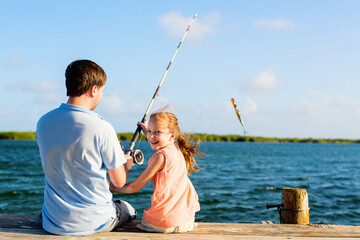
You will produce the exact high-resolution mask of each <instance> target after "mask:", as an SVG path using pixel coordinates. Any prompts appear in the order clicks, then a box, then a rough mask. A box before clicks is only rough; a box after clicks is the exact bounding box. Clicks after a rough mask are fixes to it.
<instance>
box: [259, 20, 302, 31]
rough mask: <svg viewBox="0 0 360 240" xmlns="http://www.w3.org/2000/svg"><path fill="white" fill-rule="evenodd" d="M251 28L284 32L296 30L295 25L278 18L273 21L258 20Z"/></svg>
mask: <svg viewBox="0 0 360 240" xmlns="http://www.w3.org/2000/svg"><path fill="white" fill-rule="evenodd" d="M253 26H255V27H260V28H269V29H284V30H291V29H295V28H296V24H294V23H293V22H291V21H289V20H287V19H284V18H278V19H273V20H267V19H260V20H258V21H255V22H253Z"/></svg>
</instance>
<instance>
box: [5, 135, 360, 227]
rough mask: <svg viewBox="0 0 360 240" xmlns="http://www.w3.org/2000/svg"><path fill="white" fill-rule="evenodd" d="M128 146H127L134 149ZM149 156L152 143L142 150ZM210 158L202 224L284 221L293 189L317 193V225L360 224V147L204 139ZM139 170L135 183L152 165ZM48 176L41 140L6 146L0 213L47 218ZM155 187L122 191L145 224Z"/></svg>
mask: <svg viewBox="0 0 360 240" xmlns="http://www.w3.org/2000/svg"><path fill="white" fill-rule="evenodd" d="M128 144H129V143H128V142H122V145H123V146H124V147H125V148H126V147H128ZM137 147H138V148H140V149H141V150H142V151H143V152H144V154H145V158H146V159H148V158H149V157H151V155H152V154H153V153H154V152H153V151H152V150H151V149H150V147H149V145H148V143H147V142H141V143H139V144H138V146H137ZM201 150H202V151H204V152H205V153H206V154H208V155H209V156H208V157H207V158H205V159H200V160H198V164H199V166H200V167H201V171H200V172H197V173H196V172H195V173H193V174H192V176H191V177H190V178H191V181H192V182H193V184H194V186H195V188H196V190H197V192H198V195H199V199H200V205H201V211H200V212H198V213H197V214H196V221H200V222H222V223H226V222H236V223H260V222H261V221H272V222H274V223H279V214H278V212H277V210H276V209H275V208H273V209H266V204H280V203H281V190H282V188H285V187H294V188H304V189H306V190H307V192H308V195H309V207H310V223H313V224H342V225H360V144H308V143H242V142H203V143H202V144H201ZM146 163H147V161H146V162H145V163H144V165H141V166H139V165H135V166H134V167H133V168H132V170H131V176H130V178H129V180H130V181H131V180H133V179H134V178H136V176H138V175H139V174H140V173H141V172H142V171H143V170H144V169H145V168H146ZM43 191H44V182H43V172H42V167H41V163H40V158H39V150H38V147H37V144H36V142H34V141H0V213H12V214H39V213H40V212H41V207H42V201H43ZM151 195H152V184H151V182H149V183H148V184H147V185H146V186H145V187H144V188H143V189H142V190H140V192H139V193H136V194H129V195H126V194H115V195H114V198H116V199H123V200H126V201H128V202H130V203H131V204H132V205H133V206H134V207H135V208H136V209H137V210H138V213H139V217H138V219H141V217H142V212H143V209H144V208H147V207H149V206H150V198H151Z"/></svg>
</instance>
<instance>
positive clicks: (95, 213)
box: [36, 104, 126, 235]
mask: <svg viewBox="0 0 360 240" xmlns="http://www.w3.org/2000/svg"><path fill="white" fill-rule="evenodd" d="M36 135H37V141H38V145H39V149H40V157H41V161H42V165H43V169H44V174H45V193H44V205H43V212H42V216H43V227H44V228H45V230H47V231H49V232H52V233H55V234H62V235H87V234H91V233H94V232H97V231H99V230H101V228H103V227H104V226H106V224H107V223H108V221H109V219H110V218H111V217H116V212H115V207H114V206H113V202H112V194H111V192H110V191H109V185H108V181H107V178H106V169H115V168H118V167H119V166H121V165H122V164H124V163H125V162H126V159H125V158H124V155H123V152H122V150H121V148H120V145H119V144H118V141H117V137H116V133H115V130H114V129H113V127H112V126H111V125H110V124H109V123H107V122H106V121H104V120H103V119H102V118H101V117H100V116H99V115H97V114H96V113H93V112H91V111H90V110H88V109H86V108H83V107H77V106H74V105H69V104H62V105H61V106H60V107H59V108H58V109H55V110H53V111H51V112H49V113H47V114H45V115H44V116H43V117H42V118H41V119H40V120H39V122H38V126H37V132H36Z"/></svg>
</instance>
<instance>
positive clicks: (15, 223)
mask: <svg viewBox="0 0 360 240" xmlns="http://www.w3.org/2000/svg"><path fill="white" fill-rule="evenodd" d="M138 222H139V221H131V222H129V223H126V224H125V225H123V226H122V227H121V228H119V229H117V230H116V232H110V233H97V234H93V235H89V236H85V237H72V236H56V235H52V234H49V233H47V232H46V231H44V230H43V229H42V228H41V223H40V219H39V217H38V216H32V215H13V214H0V239H16V238H17V239H99V240H103V239H117V240H125V239H129V240H138V239H139V240H140V239H145V240H147V239H149V240H150V239H151V240H165V239H177V240H181V239H183V240H196V239H201V240H203V239H215V240H216V239H219V240H220V239H221V240H227V239H252V240H255V239H265V240H275V239H277V240H278V239H279V240H283V239H322V240H324V239H341V238H344V239H345V238H346V239H357V238H360V226H343V225H313V224H309V225H295V224H240V223H198V226H197V227H196V228H194V231H192V232H189V233H181V234H159V233H147V232H142V231H141V230H139V229H137V228H136V227H135V225H136V224H137V223H138Z"/></svg>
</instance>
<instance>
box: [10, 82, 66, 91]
mask: <svg viewBox="0 0 360 240" xmlns="http://www.w3.org/2000/svg"><path fill="white" fill-rule="evenodd" d="M9 86H10V87H11V88H14V89H20V90H23V91H29V92H45V91H53V90H58V89H60V85H59V84H57V83H53V82H48V81H41V82H30V81H18V82H13V83H10V84H9Z"/></svg>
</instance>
